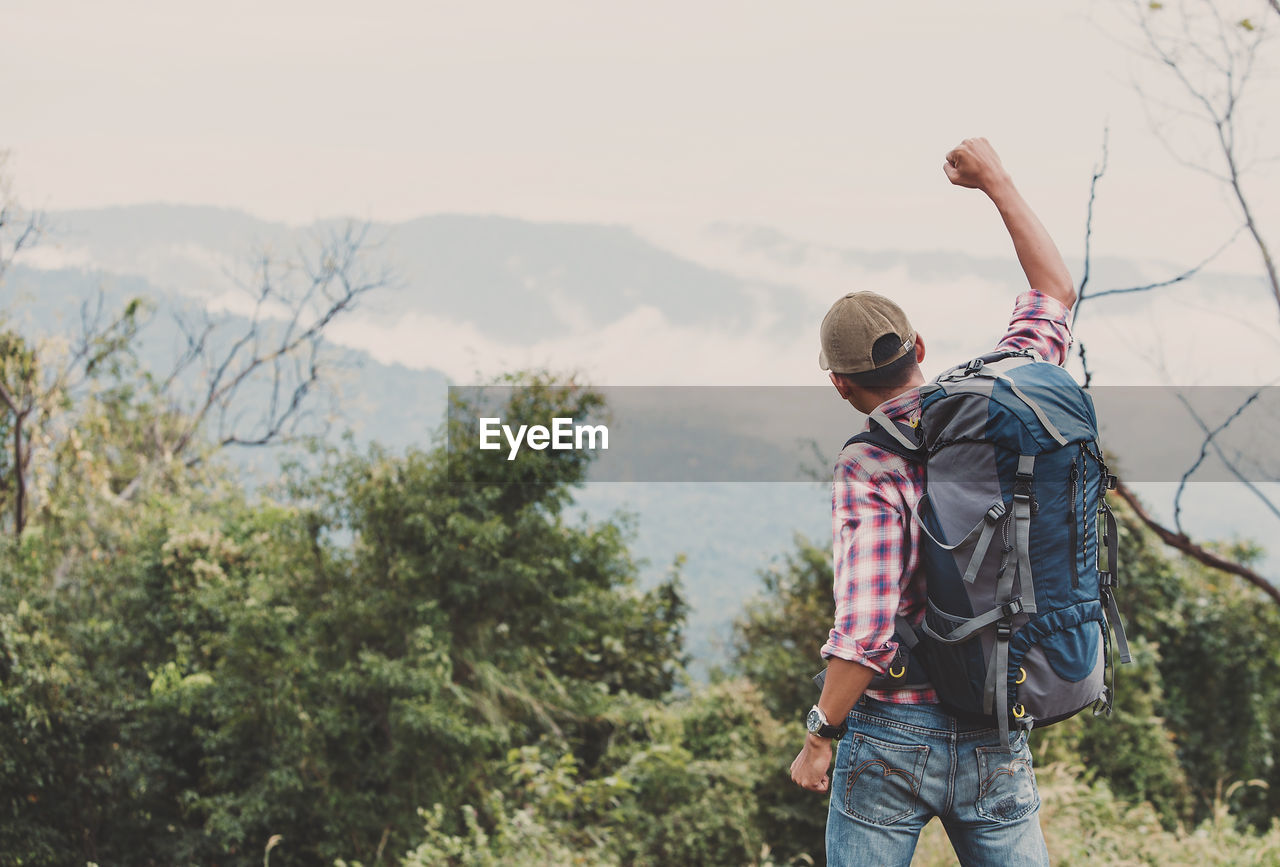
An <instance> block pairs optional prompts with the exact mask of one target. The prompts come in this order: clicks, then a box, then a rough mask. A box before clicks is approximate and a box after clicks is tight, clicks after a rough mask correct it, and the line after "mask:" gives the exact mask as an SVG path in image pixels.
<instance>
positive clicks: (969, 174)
mask: <svg viewBox="0 0 1280 867" xmlns="http://www.w3.org/2000/svg"><path fill="white" fill-rule="evenodd" d="M942 170H943V171H944V172H946V173H947V179H948V180H949V181H951V183H953V184H955V185H956V186H960V187H969V188H970V189H975V190H982V191H983V192H986V193H990V192H991V188H992V187H993V186H995V185H997V184H1000V183H1003V182H1006V181H1008V179H1009V175H1008V173H1007V172H1006V171H1005V170H1004V166H1003V165H1001V164H1000V157H999V156H998V155H997V154H996V150H995V148H993V147H992V146H991V143H990V142H988V141H987V140H986V139H985V138H967V139H965V140H964V141H962V142H960V144H958V145H956V146H955V147H954V148H952V149H951V151H950V152H949V153H948V154H947V159H946V162H944V163H943V164H942Z"/></svg>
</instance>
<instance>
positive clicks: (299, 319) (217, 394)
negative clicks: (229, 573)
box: [118, 225, 390, 500]
mask: <svg viewBox="0 0 1280 867" xmlns="http://www.w3.org/2000/svg"><path fill="white" fill-rule="evenodd" d="M368 234H369V227H368V225H363V226H356V225H347V226H346V227H345V229H343V230H342V231H340V232H338V233H336V234H334V235H332V236H330V237H329V238H328V239H327V240H325V241H323V242H322V243H321V245H320V248H319V250H318V252H317V253H316V254H315V255H313V256H307V255H305V254H304V255H302V256H300V257H299V258H300V261H298V262H293V261H285V262H277V261H275V260H274V259H273V258H272V257H271V256H270V255H268V254H263V255H262V256H260V257H259V258H258V260H257V262H256V266H255V268H256V273H255V282H256V285H255V286H254V287H253V288H252V289H251V290H250V289H246V291H247V292H248V293H249V295H250V297H251V299H252V305H251V311H250V313H249V315H248V317H247V321H246V322H245V324H244V325H243V327H242V330H241V331H239V332H238V333H237V334H236V335H235V336H234V337H233V338H232V339H231V340H230V343H229V344H224V345H225V347H226V348H225V349H222V350H221V351H220V352H219V351H218V349H217V348H216V343H217V342H216V338H217V336H218V334H219V330H220V329H219V328H218V324H215V323H213V322H212V321H211V320H209V319H208V318H207V315H206V319H205V322H204V323H203V325H201V326H200V327H191V326H187V325H185V324H184V328H183V330H184V335H185V337H186V346H185V349H184V351H183V353H182V355H181V357H180V358H179V359H178V362H177V364H176V365H175V369H174V370H172V371H171V372H170V373H169V375H168V376H166V377H165V379H164V380H163V388H164V389H165V390H166V392H167V393H169V394H170V395H171V396H172V395H174V394H176V392H177V390H178V388H179V384H178V380H179V377H180V374H181V372H182V371H183V370H185V369H188V368H190V367H191V366H192V365H193V364H195V363H196V361H197V359H202V360H203V362H204V368H205V371H206V373H205V378H204V383H203V386H202V388H201V389H200V394H199V397H198V398H197V400H196V402H195V403H194V404H193V405H190V406H188V407H186V408H185V409H184V410H183V412H182V413H181V417H182V419H183V422H182V424H181V426H180V429H179V430H178V432H177V433H176V435H174V436H172V437H170V438H168V439H167V440H163V441H162V442H160V443H159V451H160V455H159V456H158V458H159V460H160V461H161V463H163V462H165V461H169V460H174V459H179V458H180V459H181V460H182V463H183V464H184V465H185V466H188V467H192V466H196V465H198V464H199V463H200V462H201V461H202V460H203V457H204V456H203V454H190V455H189V454H187V453H188V451H189V450H190V448H191V446H192V444H193V443H194V442H195V441H196V440H197V437H198V436H200V434H201V432H202V431H206V432H209V433H210V434H211V436H212V443H213V445H214V446H215V447H218V448H223V447H227V446H233V445H234V446H265V445H269V444H272V443H277V442H281V441H283V440H284V438H286V437H287V436H288V435H289V434H290V433H291V432H292V431H293V430H296V426H297V424H298V422H299V420H300V419H301V418H302V417H303V413H304V411H305V408H306V403H307V398H308V397H309V396H310V395H311V393H312V392H313V391H314V390H315V388H316V386H317V385H318V384H319V383H320V382H321V381H322V379H323V366H324V365H323V363H322V353H321V349H322V347H323V344H324V335H325V332H326V330H327V329H328V328H329V326H330V325H331V324H332V323H333V322H334V321H335V320H336V319H337V318H338V317H340V316H342V315H345V314H347V313H349V312H350V311H351V310H352V309H353V308H354V307H355V306H356V304H357V303H358V302H359V300H360V299H361V298H362V297H363V296H364V295H366V294H368V293H369V292H372V291H374V290H375V289H379V288H383V287H385V286H387V285H389V284H390V278H389V276H388V275H387V273H386V272H385V271H379V272H374V273H367V272H366V271H365V268H364V259H365V258H366V256H367V253H368V251H369V250H370V249H371V246H372V245H371V244H370V243H369V240H368ZM230 321H233V320H232V319H231V318H230V317H229V318H228V319H226V320H224V321H223V322H222V323H220V324H222V325H226V324H228V323H229V322H230ZM258 387H264V388H265V389H266V392H265V395H262V396H261V400H260V402H258V403H255V404H253V405H248V404H246V403H245V400H246V396H247V395H248V394H249V391H250V390H251V389H253V388H258ZM171 399H172V397H171ZM162 439H163V438H162ZM146 476H147V470H146V469H144V471H143V472H140V473H139V474H138V475H137V476H136V477H135V478H134V479H132V480H130V481H129V482H128V484H126V485H125V486H124V488H123V489H122V490H121V491H120V493H119V495H118V496H119V497H120V498H121V499H123V500H128V499H131V498H132V497H133V496H135V495H136V493H137V492H138V490H140V488H141V486H142V485H143V483H144V482H145V477H146Z"/></svg>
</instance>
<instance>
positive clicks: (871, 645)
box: [822, 455, 910, 673]
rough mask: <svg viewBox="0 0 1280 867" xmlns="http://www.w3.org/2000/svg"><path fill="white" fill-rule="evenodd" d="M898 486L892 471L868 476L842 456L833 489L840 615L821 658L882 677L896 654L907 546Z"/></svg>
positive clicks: (835, 584) (836, 587)
mask: <svg viewBox="0 0 1280 867" xmlns="http://www.w3.org/2000/svg"><path fill="white" fill-rule="evenodd" d="M899 483H900V481H899V480H897V479H896V478H895V477H894V474H893V473H892V472H889V471H884V470H878V471H876V472H874V473H872V472H868V471H867V470H866V469H864V468H863V467H862V466H861V465H859V464H858V463H857V462H855V461H854V460H852V459H850V458H849V457H848V456H847V455H841V458H840V461H839V462H838V463H837V464H836V472H835V481H834V483H833V485H832V503H831V516H832V534H831V535H832V554H833V559H834V564H835V581H834V588H833V589H834V596H835V603H836V616H835V626H834V627H833V628H832V630H831V633H830V635H829V636H828V638H827V642H826V644H824V645H823V646H822V656H823V657H824V658H827V657H832V656H835V657H839V658H840V659H847V660H849V661H850V662H856V663H859V664H860V665H865V666H867V667H868V668H871V669H873V670H875V671H877V672H880V673H883V672H884V670H885V668H886V667H887V665H888V664H889V662H890V660H892V659H893V655H894V653H895V652H896V651H897V649H898V645H897V642H895V641H893V632H894V623H895V615H896V614H897V612H898V604H899V601H900V597H901V586H902V579H903V571H904V569H905V567H906V546H907V545H908V544H909V535H908V533H907V523H906V522H907V521H908V520H910V516H909V515H908V514H905V507H904V505H903V503H902V500H901V497H900V496H897V495H896V488H897V485H898V484H899Z"/></svg>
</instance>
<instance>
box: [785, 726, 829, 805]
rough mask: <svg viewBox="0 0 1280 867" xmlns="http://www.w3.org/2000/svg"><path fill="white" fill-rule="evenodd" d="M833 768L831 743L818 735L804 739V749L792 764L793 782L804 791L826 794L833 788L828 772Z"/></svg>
mask: <svg viewBox="0 0 1280 867" xmlns="http://www.w3.org/2000/svg"><path fill="white" fill-rule="evenodd" d="M830 767H831V741H830V740H828V739H827V738H820V737H818V736H817V735H808V736H807V737H805V739H804V749H802V750H801V751H800V755H798V756H796V760H795V761H794V762H792V763H791V781H792V782H793V783H795V784H796V785H797V786H800V787H801V788H802V789H810V790H811V791H814V792H825V791H826V790H827V789H829V788H830V787H831V777H830V776H828V775H827V770H828V769H829V768H830Z"/></svg>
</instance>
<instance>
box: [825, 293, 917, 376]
mask: <svg viewBox="0 0 1280 867" xmlns="http://www.w3.org/2000/svg"><path fill="white" fill-rule="evenodd" d="M887 334H891V335H893V336H894V337H897V338H899V339H900V340H901V341H902V345H901V347H900V348H899V349H898V351H897V352H895V353H894V354H893V357H891V358H886V359H883V360H881V362H880V363H879V364H876V363H875V361H874V360H873V359H872V358H871V348H872V347H873V346H875V345H876V341H877V340H879V339H880V338H881V337H884V336H885V335H887ZM820 336H821V339H822V350H821V351H820V352H819V353H818V366H819V367H821V368H822V369H823V370H830V371H832V372H833V373H866V372H867V371H869V370H875V369H876V368H879V367H885V366H886V365H889V364H892V363H893V362H895V361H897V360H898V359H899V358H901V357H902V356H904V355H906V354H907V353H908V352H909V351H911V349H912V347H914V346H915V342H916V332H915V329H914V328H912V327H911V323H910V322H908V321H907V314H905V313H903V312H902V308H901V307H899V306H898V305H897V304H894V303H893V302H892V301H890V300H889V299H888V298H886V297H884V296H883V295H879V294H877V293H875V292H850V293H849V294H848V295H846V296H844V297H843V298H841V299H840V300H838V301H836V303H835V304H832V305H831V309H830V310H828V311H827V315H826V316H825V317H823V319H822V328H821V331H820Z"/></svg>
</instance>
